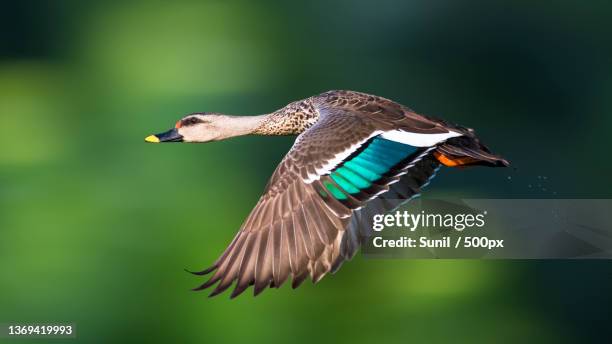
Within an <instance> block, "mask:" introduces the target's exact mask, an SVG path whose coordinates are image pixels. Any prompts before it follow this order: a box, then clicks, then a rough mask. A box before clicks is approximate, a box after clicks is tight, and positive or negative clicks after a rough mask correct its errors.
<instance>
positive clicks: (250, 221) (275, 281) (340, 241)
mask: <svg viewBox="0 0 612 344" xmlns="http://www.w3.org/2000/svg"><path fill="white" fill-rule="evenodd" d="M190 117H196V118H198V120H190V121H188V122H193V126H194V127H193V128H191V129H190V128H185V127H184V126H181V127H180V128H178V126H177V129H173V130H171V133H164V134H160V135H158V136H153V138H152V137H149V138H147V141H150V142H157V141H164V139H163V138H166V137H168V138H169V139H168V141H177V140H183V141H196V142H205V141H210V140H219V139H225V138H227V137H232V136H237V135H245V134H256V135H299V136H298V137H297V139H296V141H295V143H294V145H293V147H292V148H291V150H290V151H289V152H288V153H287V155H286V156H285V157H284V158H283V160H282V161H281V162H280V164H279V165H278V167H277V168H276V170H275V171H274V173H273V174H272V177H271V178H270V181H269V182H268V185H267V186H266V188H265V190H264V192H263V194H262V196H261V198H260V199H259V201H258V202H257V204H256V205H255V208H254V209H253V210H252V212H251V213H250V215H249V216H248V217H247V219H246V220H245V221H244V223H243V225H242V226H241V228H240V230H239V232H238V234H237V235H236V236H235V237H234V239H233V240H232V241H231V243H230V244H229V246H228V247H227V249H226V250H225V252H223V254H221V256H220V257H219V258H218V259H217V260H216V262H215V263H214V264H213V265H212V266H211V267H210V268H208V269H206V270H204V271H200V272H196V273H195V274H196V275H206V274H211V277H210V278H209V279H208V280H207V281H206V282H205V283H204V284H202V285H201V286H200V287H198V288H196V289H195V290H202V289H206V288H209V287H212V286H215V284H216V286H215V288H214V290H213V291H212V293H211V296H214V295H217V294H219V293H221V292H223V291H225V290H226V289H228V288H229V287H231V286H232V285H233V284H235V287H234V290H233V292H232V294H231V297H235V296H237V295H239V294H240V293H242V292H244V291H245V290H246V289H247V288H248V287H249V286H251V285H252V286H254V288H253V289H254V294H255V295H257V294H259V293H260V292H261V291H263V290H264V289H265V288H267V287H276V288H278V287H280V286H281V285H283V283H284V282H285V281H287V280H288V279H290V278H291V280H292V286H293V287H294V288H296V287H297V286H299V285H300V284H301V283H302V282H303V281H304V280H305V279H306V278H308V277H310V278H311V279H312V281H313V282H317V281H319V280H320V279H321V278H323V277H324V276H325V275H326V274H327V273H329V272H335V271H336V270H337V269H338V268H339V267H340V266H341V265H342V263H343V262H344V261H346V260H348V259H350V258H351V257H352V256H353V255H354V254H355V252H356V251H357V250H358V248H359V246H360V244H361V242H362V240H364V238H365V237H367V236H368V235H369V228H371V227H370V224H371V217H372V215H373V214H376V213H384V212H386V211H389V210H391V209H394V208H396V207H397V206H399V205H401V204H402V203H403V202H405V201H407V200H409V199H410V198H411V197H414V196H415V195H416V194H418V193H419V192H420V190H421V188H422V187H423V186H424V185H425V184H426V183H427V182H428V181H429V180H430V178H431V177H432V176H433V175H434V173H435V171H436V170H437V168H438V167H439V166H440V163H442V164H444V165H447V166H458V165H473V164H480V165H488V166H507V165H508V163H507V162H506V161H505V160H503V159H502V158H500V157H498V156H496V155H494V154H492V153H490V152H489V150H488V149H487V148H486V147H485V146H483V145H482V144H481V143H480V142H479V141H478V139H477V138H476V136H475V135H474V132H473V130H471V129H467V128H464V127H460V126H456V125H452V124H449V123H447V122H444V121H441V120H437V119H433V118H430V117H426V116H423V115H419V114H417V113H415V112H413V111H412V110H410V109H408V108H407V107H405V106H403V105H400V104H398V103H395V102H393V101H391V100H388V99H385V98H381V97H377V96H373V95H369V94H364V93H359V92H353V91H329V92H325V93H323V94H320V95H318V96H313V97H310V98H307V99H305V100H302V101H298V102H294V103H291V104H289V105H287V106H286V107H285V108H282V109H280V110H278V111H276V112H274V113H272V114H269V115H263V116H254V117H242V118H241V117H229V116H225V115H220V114H209V113H202V114H192V115H190V116H187V117H186V119H188V118H190ZM247 118H250V119H247ZM184 120H185V119H184ZM201 121H203V122H204V124H201V123H199V122H201ZM196 122H197V123H196ZM247 122H248V124H247ZM210 123H216V124H215V125H213V126H212V127H211V124H210ZM198 125H202V127H201V128H199V129H198V128H197V127H196V126H198ZM206 125H209V127H205V126H206ZM228 127H231V128H230V129H224V128H228ZM196 129H197V130H196ZM213 131H214V132H215V135H213V134H212V133H211V132H213ZM217 131H218V133H217ZM207 135H208V136H207ZM158 138H162V139H158ZM155 139H158V140H157V141H155ZM387 149H388V150H387ZM402 154H403V155H402ZM398 157H399V158H398ZM393 159H395V160H393ZM366 167H367V168H366ZM356 171H357V172H356Z"/></svg>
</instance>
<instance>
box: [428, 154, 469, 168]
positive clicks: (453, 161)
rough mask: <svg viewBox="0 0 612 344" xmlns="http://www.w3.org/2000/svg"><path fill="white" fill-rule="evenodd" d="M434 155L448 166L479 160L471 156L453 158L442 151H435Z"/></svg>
mask: <svg viewBox="0 0 612 344" xmlns="http://www.w3.org/2000/svg"><path fill="white" fill-rule="evenodd" d="M433 154H434V156H435V157H436V159H438V161H439V162H440V163H441V164H442V165H444V166H448V167H456V166H462V165H469V164H473V163H475V162H477V161H478V160H476V159H474V158H470V157H462V158H451V157H448V156H446V155H444V154H442V153H440V152H434V153H433Z"/></svg>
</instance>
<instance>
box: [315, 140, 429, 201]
mask: <svg viewBox="0 0 612 344" xmlns="http://www.w3.org/2000/svg"><path fill="white" fill-rule="evenodd" d="M366 144H367V147H365V149H363V150H362V151H360V152H359V153H357V154H355V155H354V156H352V157H349V158H348V159H347V160H346V161H344V162H343V163H342V164H341V165H340V166H338V167H337V168H336V169H335V170H334V171H333V172H332V173H331V174H330V177H331V179H332V180H333V181H334V182H335V183H336V185H334V184H332V183H329V182H327V183H325V187H326V188H327V190H329V192H330V194H331V195H332V196H333V197H334V198H336V199H338V200H345V199H347V196H346V194H351V195H353V194H357V193H359V192H361V190H364V189H367V188H369V187H370V186H371V185H372V183H373V182H375V181H377V180H379V179H380V178H381V177H382V175H383V174H385V173H387V172H389V170H391V168H393V167H394V166H396V165H397V164H398V163H399V162H400V161H402V160H404V159H406V158H407V157H409V156H410V155H411V154H413V153H414V152H416V150H417V148H416V147H413V146H410V145H405V144H402V143H399V142H395V141H391V140H386V139H383V138H381V137H375V138H374V139H372V140H371V141H369V144H368V143H366Z"/></svg>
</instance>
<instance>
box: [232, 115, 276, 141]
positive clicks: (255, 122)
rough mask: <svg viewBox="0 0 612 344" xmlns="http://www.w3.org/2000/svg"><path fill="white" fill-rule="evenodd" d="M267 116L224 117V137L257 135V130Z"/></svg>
mask: <svg viewBox="0 0 612 344" xmlns="http://www.w3.org/2000/svg"><path fill="white" fill-rule="evenodd" d="M268 116H269V115H258V116H230V115H224V117H225V118H224V121H225V123H224V126H225V128H227V132H226V136H227V137H234V136H243V135H251V134H255V135H257V130H258V128H259V127H261V125H262V124H263V123H264V122H265V121H266V118H267V117H268Z"/></svg>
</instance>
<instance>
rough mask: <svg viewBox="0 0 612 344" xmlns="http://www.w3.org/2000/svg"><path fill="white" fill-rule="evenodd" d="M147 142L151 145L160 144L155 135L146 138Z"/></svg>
mask: <svg viewBox="0 0 612 344" xmlns="http://www.w3.org/2000/svg"><path fill="white" fill-rule="evenodd" d="M145 141H147V142H151V143H159V139H158V138H157V136H155V135H149V136H147V137H145Z"/></svg>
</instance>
